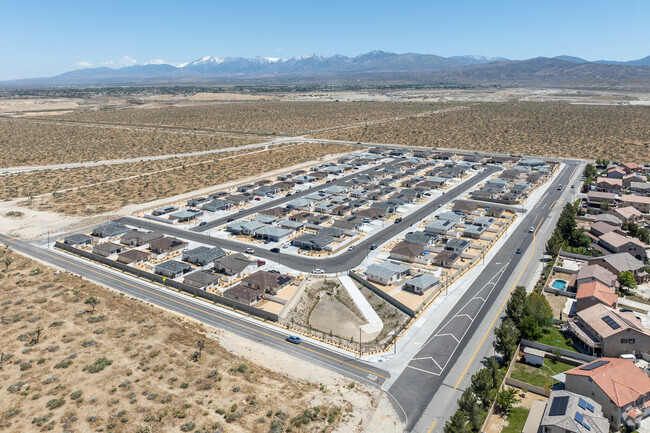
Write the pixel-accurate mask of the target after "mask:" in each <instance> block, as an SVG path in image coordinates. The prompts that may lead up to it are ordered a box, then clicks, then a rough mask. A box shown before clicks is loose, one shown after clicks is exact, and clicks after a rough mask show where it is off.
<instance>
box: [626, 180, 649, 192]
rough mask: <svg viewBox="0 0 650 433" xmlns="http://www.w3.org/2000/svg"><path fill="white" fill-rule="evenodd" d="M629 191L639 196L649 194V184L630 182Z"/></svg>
mask: <svg viewBox="0 0 650 433" xmlns="http://www.w3.org/2000/svg"><path fill="white" fill-rule="evenodd" d="M630 191H632V192H635V193H639V194H648V193H650V183H648V182H638V181H634V182H630Z"/></svg>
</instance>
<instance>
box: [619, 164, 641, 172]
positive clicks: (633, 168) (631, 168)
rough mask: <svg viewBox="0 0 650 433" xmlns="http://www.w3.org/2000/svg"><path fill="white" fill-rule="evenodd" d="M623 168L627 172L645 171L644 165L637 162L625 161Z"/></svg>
mask: <svg viewBox="0 0 650 433" xmlns="http://www.w3.org/2000/svg"><path fill="white" fill-rule="evenodd" d="M621 168H622V169H623V170H625V172H626V173H639V172H641V171H643V167H642V166H640V165H639V164H637V163H636V162H624V163H623V164H621Z"/></svg>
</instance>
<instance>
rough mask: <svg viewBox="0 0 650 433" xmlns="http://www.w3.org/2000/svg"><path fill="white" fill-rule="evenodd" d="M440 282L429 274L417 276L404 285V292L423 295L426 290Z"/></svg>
mask: <svg viewBox="0 0 650 433" xmlns="http://www.w3.org/2000/svg"><path fill="white" fill-rule="evenodd" d="M439 282H440V279H438V278H437V277H434V276H433V275H430V274H419V275H416V276H415V277H413V278H411V279H410V280H408V281H406V282H405V283H404V290H406V291H407V292H412V293H415V294H416V295H423V294H424V293H425V292H426V291H427V290H429V289H431V288H433V287H434V286H436V285H437V284H438V283H439Z"/></svg>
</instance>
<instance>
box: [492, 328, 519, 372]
mask: <svg viewBox="0 0 650 433" xmlns="http://www.w3.org/2000/svg"><path fill="white" fill-rule="evenodd" d="M494 334H495V336H496V339H495V340H494V349H495V350H496V351H497V352H498V353H500V354H501V355H502V356H503V361H504V364H505V363H508V362H510V360H511V359H512V357H513V356H515V351H516V350H517V343H518V342H519V330H518V329H517V326H516V325H515V323H514V322H513V321H512V319H506V320H504V321H503V323H501V325H499V327H498V328H496V329H495V330H494Z"/></svg>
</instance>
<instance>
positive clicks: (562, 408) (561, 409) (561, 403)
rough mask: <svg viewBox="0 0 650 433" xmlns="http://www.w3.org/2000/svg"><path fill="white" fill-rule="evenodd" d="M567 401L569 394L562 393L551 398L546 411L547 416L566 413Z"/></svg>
mask: <svg viewBox="0 0 650 433" xmlns="http://www.w3.org/2000/svg"><path fill="white" fill-rule="evenodd" d="M568 403H569V396H566V395H562V396H559V397H555V398H553V402H552V403H551V409H550V410H549V411H548V416H560V415H564V414H566V407H567V404H568Z"/></svg>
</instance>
